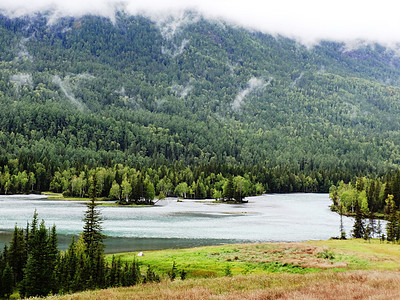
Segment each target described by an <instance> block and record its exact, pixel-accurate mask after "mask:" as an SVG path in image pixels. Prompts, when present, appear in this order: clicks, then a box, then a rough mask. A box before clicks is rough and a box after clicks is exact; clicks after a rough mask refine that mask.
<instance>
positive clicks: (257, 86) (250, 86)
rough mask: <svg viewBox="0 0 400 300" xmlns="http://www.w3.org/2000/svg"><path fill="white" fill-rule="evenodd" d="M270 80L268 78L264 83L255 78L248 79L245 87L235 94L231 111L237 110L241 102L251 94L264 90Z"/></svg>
mask: <svg viewBox="0 0 400 300" xmlns="http://www.w3.org/2000/svg"><path fill="white" fill-rule="evenodd" d="M271 80H272V78H269V80H268V81H267V82H266V81H265V80H263V79H261V78H257V77H252V78H250V79H249V81H248V82H247V87H246V88H245V89H243V90H241V91H240V92H239V94H237V96H236V98H235V100H234V101H233V102H232V105H231V107H232V109H233V110H239V109H240V108H241V106H242V102H243V100H244V99H245V98H246V96H248V95H249V94H251V93H254V92H256V91H261V90H262V89H264V88H265V87H266V86H267V85H268V84H270V82H271Z"/></svg>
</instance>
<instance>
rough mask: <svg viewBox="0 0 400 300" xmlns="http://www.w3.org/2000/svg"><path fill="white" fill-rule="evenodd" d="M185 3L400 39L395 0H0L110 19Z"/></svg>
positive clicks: (1, 6)
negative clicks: (116, 13) (122, 11)
mask: <svg viewBox="0 0 400 300" xmlns="http://www.w3.org/2000/svg"><path fill="white" fill-rule="evenodd" d="M187 9H189V10H195V11H198V12H200V13H201V14H202V15H204V16H206V17H208V18H216V19H223V20H225V21H228V22H232V23H235V24H238V25H241V26H244V27H247V28H252V29H256V30H260V31H263V32H266V33H271V34H280V35H284V36H288V37H291V38H295V39H297V40H299V41H301V42H302V43H304V44H309V45H311V44H313V43H316V42H318V41H319V40H322V39H325V40H340V41H348V40H355V39H359V40H367V41H376V42H380V43H382V44H385V45H395V44H396V43H399V42H400V31H399V30H398V28H400V18H399V17H398V12H399V11H400V2H396V1H392V0H381V1H379V2H377V1H370V0H367V1H365V0H364V1H361V0H353V1H345V0H336V1H319V0H302V1H294V0H280V1H260V0H247V1H235V0H231V1H228V0H219V1H214V0H202V1H200V0H186V1H184V0H85V1H81V0H68V1H65V0H35V1H31V0H1V3H0V10H2V11H3V12H5V13H7V14H8V15H11V16H21V15H26V14H32V13H35V12H44V11H49V12H50V15H51V16H52V18H53V19H55V18H58V17H62V16H67V15H68V16H82V15H85V14H93V15H100V16H104V17H108V18H110V19H113V18H114V16H115V11H116V10H124V11H126V12H127V13H130V14H143V15H146V16H151V17H152V19H153V20H163V19H165V16H168V15H173V16H181V15H182V11H184V10H187ZM176 20H177V21H179V18H178V19H176ZM173 25H174V24H173V23H172V24H170V26H169V27H165V28H164V29H165V32H164V33H163V34H164V35H169V34H174V30H175V28H176V27H174V26H173Z"/></svg>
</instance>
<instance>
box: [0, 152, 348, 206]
mask: <svg viewBox="0 0 400 300" xmlns="http://www.w3.org/2000/svg"><path fill="white" fill-rule="evenodd" d="M24 167H25V165H24V163H23V160H22V161H21V160H19V159H10V160H3V162H2V164H0V194H15V193H36V192H43V191H52V192H56V193H63V194H64V196H68V197H88V196H89V190H90V187H91V185H93V180H94V179H95V182H96V187H95V188H96V190H97V195H98V197H101V198H103V199H110V200H116V201H119V202H121V203H138V204H140V203H141V204H151V203H152V201H153V200H154V198H155V196H158V197H161V198H163V197H170V196H173V197H181V198H195V199H202V198H208V199H211V198H214V199H216V200H223V199H226V200H229V201H230V200H235V201H242V199H243V198H244V197H246V196H249V195H259V194H262V193H264V192H278V193H285V192H327V191H328V189H329V187H330V186H331V185H332V184H333V183H335V182H338V180H339V179H343V178H348V179H349V178H351V175H350V173H346V172H340V171H332V172H329V171H321V172H318V171H313V170H309V169H303V170H294V169H291V168H288V167H274V168H269V167H261V166H258V167H251V166H229V165H223V164H212V163H210V164H204V165H197V166H188V165H184V164H183V163H181V162H178V163H176V164H173V165H162V166H159V167H154V168H152V167H137V168H133V167H129V166H125V165H122V164H116V165H114V166H112V167H96V168H90V167H88V166H86V165H83V166H78V167H73V168H67V169H57V170H53V168H51V165H49V166H46V165H44V164H42V163H34V164H32V165H30V166H29V169H24Z"/></svg>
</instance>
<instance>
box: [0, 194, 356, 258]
mask: <svg viewBox="0 0 400 300" xmlns="http://www.w3.org/2000/svg"><path fill="white" fill-rule="evenodd" d="M248 200H249V202H248V203H245V204H215V203H212V201H211V200H209V201H194V200H183V201H182V202H180V201H179V202H178V201H177V199H172V198H170V199H166V200H162V201H159V202H158V203H157V204H156V205H155V206H153V207H101V208H100V211H101V213H102V216H103V219H104V220H103V224H102V225H103V231H104V233H105V234H106V235H107V236H109V238H108V239H107V240H106V245H107V248H106V249H107V252H109V253H111V252H121V251H139V250H155V249H166V248H185V247H194V246H201V245H216V244H225V243H240V242H266V241H268V242H278V241H303V240H320V239H329V238H330V237H332V236H338V235H339V216H338V215H337V214H336V213H333V212H331V211H330V209H329V205H330V204H331V200H330V199H329V195H328V194H273V195H263V196H257V197H249V198H248ZM85 208H86V206H85V203H84V202H71V201H54V200H47V199H45V198H43V197H40V196H35V195H24V196H18V195H14V196H0V246H1V243H3V244H4V242H7V241H9V239H10V236H11V231H12V229H13V228H14V226H15V224H18V226H19V227H23V228H25V227H26V223H27V222H30V221H31V219H32V215H33V213H34V211H35V209H36V210H37V212H38V214H39V219H44V220H45V222H46V225H47V226H49V227H50V226H52V225H53V224H55V225H56V226H57V232H58V233H59V239H60V248H62V249H64V248H65V247H66V245H68V243H69V241H70V239H71V237H72V236H74V235H77V234H79V232H81V230H82V226H83V222H82V217H83V212H84V211H85ZM344 225H345V229H346V232H347V234H348V235H349V234H350V231H351V228H352V225H353V220H352V219H351V218H346V217H345V218H344Z"/></svg>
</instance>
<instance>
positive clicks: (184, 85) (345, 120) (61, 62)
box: [0, 12, 400, 174]
mask: <svg viewBox="0 0 400 300" xmlns="http://www.w3.org/2000/svg"><path fill="white" fill-rule="evenodd" d="M10 45H11V46H10ZM399 66H400V58H399V57H398V55H397V53H396V52H395V51H394V50H391V49H388V48H385V47H383V46H380V45H361V46H358V47H356V48H351V47H350V46H349V45H346V44H343V43H333V42H321V43H320V44H318V45H315V46H314V47H312V48H306V47H305V46H302V45H300V44H298V43H296V42H295V41H293V40H290V39H287V38H285V37H281V36H275V37H274V36H270V35H266V34H262V33H260V32H254V31H249V30H247V29H244V28H240V27H237V26H231V25H229V24H227V23H223V22H218V21H210V20H207V19H204V18H203V17H201V16H199V15H197V14H196V13H194V12H187V13H186V14H185V15H184V16H183V17H182V18H180V19H174V18H172V17H171V18H165V19H162V20H158V21H157V22H155V21H152V20H150V19H148V18H145V17H141V16H129V15H126V14H124V13H119V14H117V16H116V20H115V22H114V23H113V22H111V21H110V20H109V19H105V18H101V17H96V16H85V17H82V18H78V19H76V18H62V19H58V20H56V21H54V20H53V21H50V20H49V19H48V18H47V17H46V15H45V14H44V15H39V16H35V17H23V18H8V17H6V16H1V18H0V105H1V107H2V109H1V110H0V145H1V147H0V165H6V164H7V163H8V161H9V160H10V159H14V158H18V159H19V164H20V169H21V170H22V169H27V170H29V169H32V165H33V164H34V163H36V162H41V163H43V164H44V165H45V166H46V167H47V168H48V169H51V170H57V169H66V168H69V167H77V166H78V167H79V166H82V165H88V166H90V167H94V166H104V165H108V166H112V165H113V164H116V163H123V164H126V165H130V166H153V165H157V166H159V165H163V164H172V163H175V162H177V161H179V162H181V163H183V164H185V165H186V164H188V165H199V164H209V163H219V164H226V165H244V166H266V167H269V168H273V167H276V166H281V167H285V168H289V169H291V170H294V171H295V172H296V171H299V170H310V171H312V170H336V171H337V170H341V171H343V172H350V173H351V174H357V173H359V172H360V171H361V172H382V171H383V170H385V169H390V168H394V167H398V165H399V163H400V149H399V145H400V134H399V129H400V118H399V113H400V87H399V86H400V68H399Z"/></svg>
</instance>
